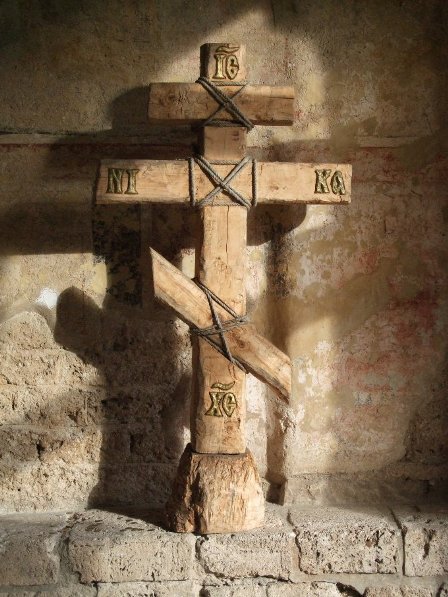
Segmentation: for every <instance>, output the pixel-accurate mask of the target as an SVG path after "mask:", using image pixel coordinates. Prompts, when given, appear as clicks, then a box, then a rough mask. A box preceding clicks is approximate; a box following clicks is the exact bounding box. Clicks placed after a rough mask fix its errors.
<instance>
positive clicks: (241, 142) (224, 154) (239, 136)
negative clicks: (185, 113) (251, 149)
mask: <svg viewBox="0 0 448 597" xmlns="http://www.w3.org/2000/svg"><path fill="white" fill-rule="evenodd" d="M200 136H201V155H203V156H204V157H205V158H207V160H235V161H238V160H241V158H242V157H244V155H245V153H246V139H247V131H246V129H245V128H243V127H241V126H227V127H216V126H205V127H204V128H203V129H202V130H201V135H200Z"/></svg>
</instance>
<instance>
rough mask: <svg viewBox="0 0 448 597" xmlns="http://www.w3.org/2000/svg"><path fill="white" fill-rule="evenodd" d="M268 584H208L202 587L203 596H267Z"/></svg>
mask: <svg viewBox="0 0 448 597" xmlns="http://www.w3.org/2000/svg"><path fill="white" fill-rule="evenodd" d="M266 590H267V587H266V585H257V584H255V583H254V582H251V583H241V584H235V583H233V582H232V583H230V586H206V587H204V588H203V589H202V592H201V597H246V596H247V597H266V595H267V593H266Z"/></svg>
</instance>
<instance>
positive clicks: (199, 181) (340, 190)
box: [96, 160, 352, 204]
mask: <svg viewBox="0 0 448 597" xmlns="http://www.w3.org/2000/svg"><path fill="white" fill-rule="evenodd" d="M214 169H215V171H216V172H217V173H218V174H219V175H220V176H222V177H225V175H226V174H227V173H228V172H229V170H230V169H231V166H228V165H215V166H214ZM351 172H352V168H351V166H350V165H348V164H296V163H292V162H257V164H256V178H257V200H258V202H260V203H325V204H329V203H350V196H351ZM189 183H190V176H189V163H188V160H176V161H172V160H102V162H101V167H100V172H99V178H98V183H97V191H96V200H97V202H98V203H130V202H142V203H166V204H169V203H189V201H190V186H189ZM252 183H253V180H252V169H251V168H244V169H243V170H241V172H240V173H239V174H238V175H237V176H236V177H235V179H234V180H233V181H232V188H234V189H235V190H236V191H237V192H238V193H240V194H241V195H242V196H243V197H247V198H249V199H251V198H252ZM194 184H195V197H196V199H197V200H200V199H201V198H203V197H205V196H206V195H207V194H208V193H209V192H210V191H212V190H213V188H214V184H213V183H212V182H211V181H210V179H209V177H208V176H207V175H206V174H205V173H204V172H203V170H202V169H201V168H200V167H199V166H198V165H197V164H195V165H194ZM219 195H221V193H220V194H219ZM219 195H217V197H216V198H217V199H218V198H219Z"/></svg>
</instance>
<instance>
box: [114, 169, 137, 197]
mask: <svg viewBox="0 0 448 597" xmlns="http://www.w3.org/2000/svg"><path fill="white" fill-rule="evenodd" d="M125 172H126V174H127V175H128V186H127V187H126V191H125V195H138V192H137V172H139V170H138V168H135V169H133V168H131V169H128V170H124V169H122V168H109V169H108V171H107V191H106V193H113V194H114V195H118V194H121V193H123V176H124V173H125Z"/></svg>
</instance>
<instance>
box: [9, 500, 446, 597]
mask: <svg viewBox="0 0 448 597" xmlns="http://www.w3.org/2000/svg"><path fill="white" fill-rule="evenodd" d="M447 527H448V510H446V509H445V510H444V509H441V508H439V509H434V508H433V507H431V508H429V507H428V508H427V510H425V511H421V510H418V509H417V508H404V507H400V508H397V509H396V510H394V515H392V513H391V511H388V510H386V509H378V508H375V509H372V508H350V509H345V508H338V507H332V508H329V507H325V508H316V507H314V508H310V507H302V508H299V507H293V508H291V509H287V508H285V507H281V506H271V505H269V504H268V513H267V517H266V524H265V527H264V528H263V529H258V530H255V531H250V532H245V533H234V534H227V535H209V536H205V537H200V536H194V535H192V534H176V533H170V532H168V531H165V530H163V529H162V528H161V526H160V515H158V514H157V513H146V514H145V515H141V516H140V515H136V516H135V515H124V514H114V513H111V512H107V511H103V510H90V511H86V512H81V513H77V514H71V515H69V514H62V513H55V514H47V513H45V514H14V515H4V516H0V595H9V594H10V595H13V594H14V595H17V594H20V595H22V597H34V596H36V595H59V596H61V597H72V595H73V596H74V595H80V596H82V597H84V596H85V597H89V596H92V597H93V596H97V597H106V596H109V595H110V596H111V597H125V596H126V597H132V596H136V597H144V596H152V597H169V596H170V595H173V597H174V596H176V597H240V596H243V595H247V594H250V595H254V597H280V596H282V597H283V596H284V597H295V596H305V597H307V596H308V597H314V596H316V597H332V596H339V595H351V596H353V595H359V596H361V597H395V596H397V597H436V596H437V597H439V595H445V594H446V593H447V589H446V586H447V585H444V586H442V585H443V583H447V582H448V574H447V569H448V566H447V557H448V533H447ZM403 554H404V561H403ZM76 583H78V584H76Z"/></svg>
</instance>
